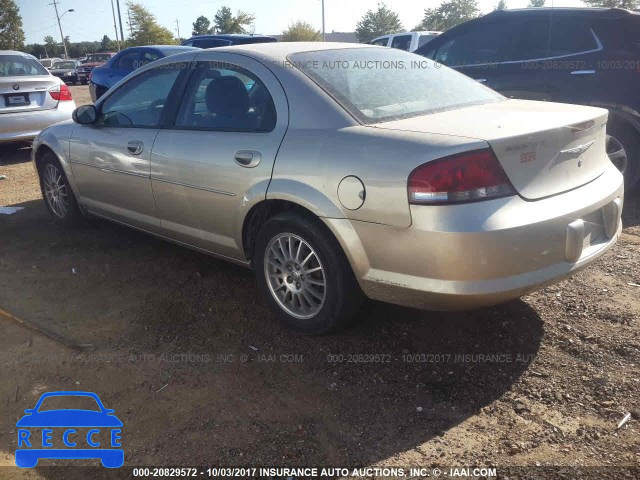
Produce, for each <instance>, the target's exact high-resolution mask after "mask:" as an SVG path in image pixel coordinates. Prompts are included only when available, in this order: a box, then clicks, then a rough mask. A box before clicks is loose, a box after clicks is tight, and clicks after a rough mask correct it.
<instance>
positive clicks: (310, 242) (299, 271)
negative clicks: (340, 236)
mask: <svg viewBox="0 0 640 480" xmlns="http://www.w3.org/2000/svg"><path fill="white" fill-rule="evenodd" d="M254 269H255V274H256V280H257V283H258V288H259V289H260V291H261V293H262V294H263V297H264V298H265V299H266V301H267V303H268V304H269V306H270V307H271V310H272V311H273V312H274V313H275V314H276V315H277V316H278V318H279V319H280V321H281V322H282V323H283V324H284V325H285V326H287V327H289V328H291V329H293V330H296V331H298V332H301V333H305V334H310V335H318V334H325V333H330V332H333V331H336V330H338V329H340V328H341V327H344V326H345V325H346V324H347V323H348V322H349V320H350V319H351V318H352V317H353V316H354V315H355V313H356V312H357V310H358V308H359V307H360V305H361V303H362V300H363V294H362V292H361V290H360V287H359V286H358V283H357V281H356V279H355V276H354V274H353V271H352V270H351V267H350V265H349V262H348V261H347V259H346V257H345V255H344V253H343V251H342V249H341V247H340V244H339V243H338V242H337V241H336V240H335V238H334V237H333V236H332V235H331V233H330V232H329V231H328V230H327V229H326V228H325V227H324V226H323V225H321V224H320V223H319V221H312V220H309V219H307V218H304V217H302V216H300V215H296V214H292V213H283V214H278V215H276V216H274V217H273V218H271V219H269V220H268V221H267V222H266V223H265V225H264V226H263V227H262V229H261V230H260V232H259V233H258V237H257V239H256V245H255V258H254Z"/></svg>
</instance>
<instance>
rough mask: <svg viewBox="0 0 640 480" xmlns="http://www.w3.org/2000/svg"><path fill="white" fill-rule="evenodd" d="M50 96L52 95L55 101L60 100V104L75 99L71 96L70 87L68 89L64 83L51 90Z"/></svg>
mask: <svg viewBox="0 0 640 480" xmlns="http://www.w3.org/2000/svg"><path fill="white" fill-rule="evenodd" d="M49 95H51V98H53V99H54V100H58V101H59V102H66V101H69V100H73V97H72V96H71V90H69V87H67V85H66V84H64V83H62V84H60V85H58V86H57V87H53V88H52V89H51V90H49Z"/></svg>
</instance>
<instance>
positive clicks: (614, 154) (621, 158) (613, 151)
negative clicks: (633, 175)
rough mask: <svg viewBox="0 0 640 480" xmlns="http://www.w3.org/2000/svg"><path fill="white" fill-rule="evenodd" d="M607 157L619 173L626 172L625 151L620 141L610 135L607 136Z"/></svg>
mask: <svg viewBox="0 0 640 480" xmlns="http://www.w3.org/2000/svg"><path fill="white" fill-rule="evenodd" d="M607 155H609V160H611V163H613V164H614V165H615V166H616V168H617V169H618V170H620V172H622V173H624V172H625V171H626V170H627V163H628V157H627V151H626V150H625V148H624V146H623V145H622V143H621V142H620V140H618V139H617V138H616V137H612V136H611V135H607Z"/></svg>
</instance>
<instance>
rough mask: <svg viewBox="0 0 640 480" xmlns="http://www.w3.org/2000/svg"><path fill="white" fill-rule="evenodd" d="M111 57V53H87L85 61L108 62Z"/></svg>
mask: <svg viewBox="0 0 640 480" xmlns="http://www.w3.org/2000/svg"><path fill="white" fill-rule="evenodd" d="M110 59H111V55H89V57H88V58H87V59H86V60H85V63H91V62H108V61H109V60H110Z"/></svg>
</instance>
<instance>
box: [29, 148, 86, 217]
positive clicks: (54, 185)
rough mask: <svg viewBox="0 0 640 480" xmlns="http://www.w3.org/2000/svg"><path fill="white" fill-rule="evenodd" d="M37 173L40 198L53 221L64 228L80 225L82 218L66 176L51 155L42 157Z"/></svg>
mask: <svg viewBox="0 0 640 480" xmlns="http://www.w3.org/2000/svg"><path fill="white" fill-rule="evenodd" d="M38 173H39V175H40V190H41V192H42V198H43V199H44V204H45V205H46V207H47V210H48V211H49V214H50V215H51V217H52V218H53V221H54V222H55V223H57V224H58V225H61V226H65V227H74V226H76V225H78V224H79V223H81V221H82V218H83V216H82V213H81V212H80V207H79V206H78V202H77V201H76V197H75V195H74V194H73V190H71V187H70V186H69V181H68V180H67V176H66V175H65V173H64V170H63V169H62V166H61V165H60V162H59V161H58V159H57V157H56V156H55V155H54V154H53V153H51V152H47V153H45V154H44V155H43V157H42V161H41V162H40V168H39V170H38Z"/></svg>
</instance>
